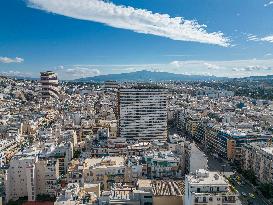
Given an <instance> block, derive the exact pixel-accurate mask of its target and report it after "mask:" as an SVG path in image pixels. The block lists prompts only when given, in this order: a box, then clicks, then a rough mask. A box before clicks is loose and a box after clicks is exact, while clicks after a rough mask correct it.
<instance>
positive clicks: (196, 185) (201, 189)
mask: <svg viewBox="0 0 273 205" xmlns="http://www.w3.org/2000/svg"><path fill="white" fill-rule="evenodd" d="M196 204H202V205H203V204H206V205H227V204H228V205H235V204H239V199H238V192H237V191H236V190H234V189H232V187H231V186H230V185H229V184H228V182H227V180H226V179H225V178H224V177H223V176H221V175H220V174H219V173H217V172H209V171H206V170H204V169H199V170H197V171H196V172H195V173H193V174H190V175H187V176H186V179H185V195H184V205H196Z"/></svg>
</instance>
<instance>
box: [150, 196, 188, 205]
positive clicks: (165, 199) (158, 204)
mask: <svg viewBox="0 0 273 205" xmlns="http://www.w3.org/2000/svg"><path fill="white" fill-rule="evenodd" d="M168 204H169V205H183V196H154V197H153V205H168Z"/></svg>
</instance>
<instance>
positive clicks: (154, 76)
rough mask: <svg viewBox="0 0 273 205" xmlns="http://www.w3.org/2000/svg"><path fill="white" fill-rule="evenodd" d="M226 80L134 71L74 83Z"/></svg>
mask: <svg viewBox="0 0 273 205" xmlns="http://www.w3.org/2000/svg"><path fill="white" fill-rule="evenodd" d="M223 79H226V78H219V77H216V76H202V75H183V74H174V73H168V72H153V71H147V70H142V71H136V72H131V73H121V74H109V75H99V76H94V77H86V78H80V79H76V80H74V81H76V82H105V81H108V80H115V81H118V82H130V81H131V82H133V81H134V82H149V81H204V80H208V81H210V80H223Z"/></svg>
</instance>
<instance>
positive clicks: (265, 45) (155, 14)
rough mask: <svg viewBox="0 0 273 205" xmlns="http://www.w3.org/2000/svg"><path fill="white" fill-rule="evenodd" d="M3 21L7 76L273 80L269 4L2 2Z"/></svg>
mask: <svg viewBox="0 0 273 205" xmlns="http://www.w3.org/2000/svg"><path fill="white" fill-rule="evenodd" d="M11 11H12V12H11ZM0 17H1V18H2V19H5V20H4V21H3V24H2V28H1V32H0V39H1V46H0V74H4V75H16V76H27V77H38V76H39V72H40V71H43V70H53V71H54V72H56V73H58V74H59V77H60V79H68V80H70V79H76V78H82V77H91V76H96V75H100V74H111V73H126V72H131V71H137V70H152V71H165V72H171V73H179V74H187V75H215V76H223V77H244V76H251V75H269V74H272V73H273V72H272V70H273V66H272V65H273V53H272V49H273V26H272V25H271V24H270V22H271V19H272V18H273V2H272V1H270V0H262V1H261V0H252V1H248V2H246V1H240V2H237V1H235V0H232V1H227V2H216V1H213V0H208V1H201V0H195V1H189V0H183V1H178V0H174V1H172V3H171V4H170V3H169V2H168V1H166V0H160V1H156V3H155V1H149V2H144V1H127V0H126V1H119V0H115V1H110V2H108V1H107V2H105V1H99V0H78V1H75V0H67V1H63V0H54V1H53V0H47V1H45V0H25V1H23V0H15V1H4V2H3V3H2V7H1V12H0Z"/></svg>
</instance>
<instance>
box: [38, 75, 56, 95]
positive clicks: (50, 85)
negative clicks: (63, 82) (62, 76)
mask: <svg viewBox="0 0 273 205" xmlns="http://www.w3.org/2000/svg"><path fill="white" fill-rule="evenodd" d="M40 82H41V86H42V90H41V94H42V98H59V88H58V84H59V81H58V78H57V74H56V73H54V72H52V71H46V72H41V81H40Z"/></svg>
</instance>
